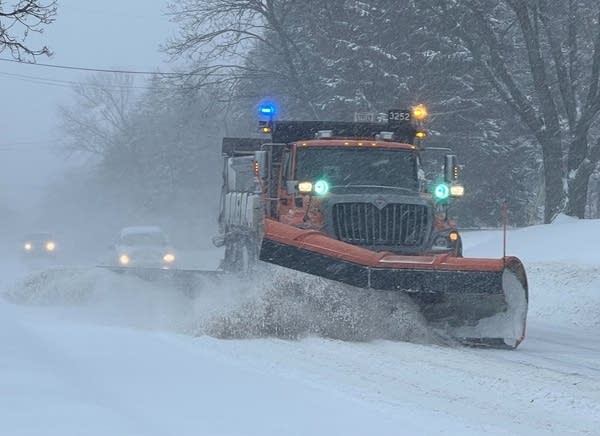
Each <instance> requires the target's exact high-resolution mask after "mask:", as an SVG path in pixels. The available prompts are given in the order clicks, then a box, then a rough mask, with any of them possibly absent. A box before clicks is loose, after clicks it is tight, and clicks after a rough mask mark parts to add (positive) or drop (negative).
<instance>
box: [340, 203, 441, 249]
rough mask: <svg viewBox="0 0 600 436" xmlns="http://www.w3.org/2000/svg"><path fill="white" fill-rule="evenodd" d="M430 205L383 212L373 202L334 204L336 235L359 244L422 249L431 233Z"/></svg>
mask: <svg viewBox="0 0 600 436" xmlns="http://www.w3.org/2000/svg"><path fill="white" fill-rule="evenodd" d="M427 212H428V210H427V206H424V205H420V204H388V205H387V206H384V207H383V208H381V209H379V208H378V207H376V206H375V205H374V204H372V203H337V204H334V205H333V226H334V230H335V236H336V238H338V239H339V240H341V241H344V242H348V243H350V244H355V245H400V246H405V247H418V246H420V245H423V243H424V242H425V238H426V237H427V234H428V225H429V223H428V213H427Z"/></svg>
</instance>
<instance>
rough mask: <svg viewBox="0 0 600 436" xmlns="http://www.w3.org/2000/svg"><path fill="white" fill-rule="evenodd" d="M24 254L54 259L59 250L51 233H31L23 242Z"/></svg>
mask: <svg viewBox="0 0 600 436" xmlns="http://www.w3.org/2000/svg"><path fill="white" fill-rule="evenodd" d="M21 247H22V252H23V254H24V255H25V256H31V257H33V256H35V257H53V256H54V255H56V250H57V248H58V246H57V244H56V240H55V239H54V237H53V236H52V234H50V233H30V234H29V235H26V236H25V238H24V240H23V245H22V246H21Z"/></svg>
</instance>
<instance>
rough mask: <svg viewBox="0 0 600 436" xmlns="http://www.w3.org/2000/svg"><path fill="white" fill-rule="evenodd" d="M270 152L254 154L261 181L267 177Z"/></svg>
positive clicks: (261, 151)
mask: <svg viewBox="0 0 600 436" xmlns="http://www.w3.org/2000/svg"><path fill="white" fill-rule="evenodd" d="M268 154H269V152H268V151H264V150H260V151H255V152H254V162H255V164H256V165H258V174H256V175H257V176H259V177H260V178H261V179H264V178H266V177H267V162H268Z"/></svg>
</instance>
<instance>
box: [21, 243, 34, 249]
mask: <svg viewBox="0 0 600 436" xmlns="http://www.w3.org/2000/svg"><path fill="white" fill-rule="evenodd" d="M32 248H33V246H32V245H31V243H29V242H27V243H25V245H24V246H23V249H24V250H25V251H31V249H32Z"/></svg>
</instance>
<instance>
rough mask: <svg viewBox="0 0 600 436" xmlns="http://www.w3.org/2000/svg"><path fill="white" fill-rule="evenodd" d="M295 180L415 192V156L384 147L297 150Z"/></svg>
mask: <svg viewBox="0 0 600 436" xmlns="http://www.w3.org/2000/svg"><path fill="white" fill-rule="evenodd" d="M296 162H297V163H296V179H297V180H298V181H310V182H313V183H314V182H315V181H317V180H319V179H325V180H326V181H327V182H328V183H329V184H330V185H331V186H352V185H354V186H356V185H361V186H365V185H372V186H393V187H397V188H406V189H410V190H417V189H418V179H417V155H416V154H415V153H414V152H411V151H409V150H401V149H384V148H343V147H318V148H317V147H315V148H299V149H298V154H297V159H296Z"/></svg>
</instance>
